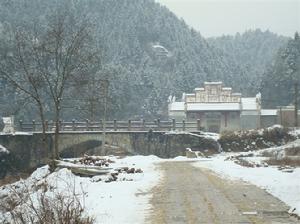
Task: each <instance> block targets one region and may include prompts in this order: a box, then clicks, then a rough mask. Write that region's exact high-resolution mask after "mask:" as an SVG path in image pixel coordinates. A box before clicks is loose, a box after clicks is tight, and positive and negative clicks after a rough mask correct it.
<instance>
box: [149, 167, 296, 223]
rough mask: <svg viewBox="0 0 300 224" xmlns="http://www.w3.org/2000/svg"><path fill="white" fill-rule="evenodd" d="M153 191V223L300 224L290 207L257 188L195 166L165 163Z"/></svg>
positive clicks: (151, 221) (151, 219)
mask: <svg viewBox="0 0 300 224" xmlns="http://www.w3.org/2000/svg"><path fill="white" fill-rule="evenodd" d="M158 168H159V169H161V170H162V171H163V172H164V178H163V180H162V181H161V183H160V185H159V186H157V187H155V188H154V189H153V190H152V191H153V192H152V193H153V197H152V200H151V204H152V206H153V207H152V209H151V212H150V213H151V214H150V216H149V218H148V220H147V221H148V222H149V223H153V224H160V223H170V224H173V223H174V224H176V223H190V224H194V223H195V224H199V223H209V224H213V223H220V224H221V223H222V224H227V223H239V224H242V223H243V224H246V223H272V224H275V223H299V221H297V220H296V219H295V218H293V217H290V216H289V214H288V213H287V210H288V207H287V206H286V205H285V204H284V203H283V202H281V201H279V200H278V199H276V198H274V197H273V196H272V195H270V194H268V193H267V192H265V191H264V190H262V189H260V188H258V187H255V186H253V185H249V184H246V183H244V182H240V181H234V182H232V181H228V180H224V179H221V178H219V177H217V176H216V175H215V174H213V173H212V172H211V171H208V170H205V169H200V168H196V167H194V166H192V165H191V162H165V163H161V164H159V165H158Z"/></svg>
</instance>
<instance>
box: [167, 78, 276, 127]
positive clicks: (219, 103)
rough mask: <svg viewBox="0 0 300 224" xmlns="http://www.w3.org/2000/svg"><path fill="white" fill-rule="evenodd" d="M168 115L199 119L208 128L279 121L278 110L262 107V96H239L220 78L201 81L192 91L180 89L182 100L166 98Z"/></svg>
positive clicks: (192, 119) (264, 125)
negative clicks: (263, 108) (201, 84)
mask: <svg viewBox="0 0 300 224" xmlns="http://www.w3.org/2000/svg"><path fill="white" fill-rule="evenodd" d="M168 113H169V118H174V119H176V120H181V119H185V120H187V121H195V120H199V121H200V126H201V127H202V128H203V129H204V130H206V131H210V132H221V131H224V130H247V129H257V128H261V127H267V126H272V125H274V124H276V123H278V119H277V117H278V116H277V110H276V109H274V110H262V109H261V96H260V94H257V95H256V96H255V97H242V94H241V93H234V92H233V91H232V88H229V87H224V86H223V83H222V82H204V87H201V88H196V89H195V91H194V93H189V94H186V93H183V96H182V100H181V101H180V102H176V100H175V98H174V97H170V98H169V107H168Z"/></svg>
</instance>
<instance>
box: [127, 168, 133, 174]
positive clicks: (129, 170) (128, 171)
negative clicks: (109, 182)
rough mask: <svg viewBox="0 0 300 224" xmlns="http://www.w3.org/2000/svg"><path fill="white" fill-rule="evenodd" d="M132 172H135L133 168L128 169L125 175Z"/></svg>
mask: <svg viewBox="0 0 300 224" xmlns="http://www.w3.org/2000/svg"><path fill="white" fill-rule="evenodd" d="M134 171H135V169H134V168H130V169H128V170H127V171H126V172H127V173H134Z"/></svg>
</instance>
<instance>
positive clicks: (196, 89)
mask: <svg viewBox="0 0 300 224" xmlns="http://www.w3.org/2000/svg"><path fill="white" fill-rule="evenodd" d="M197 90H198V91H199V90H204V88H201V87H200V88H195V91H197Z"/></svg>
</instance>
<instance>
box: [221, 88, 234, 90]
mask: <svg viewBox="0 0 300 224" xmlns="http://www.w3.org/2000/svg"><path fill="white" fill-rule="evenodd" d="M222 90H232V88H231V87H223V88H222Z"/></svg>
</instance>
